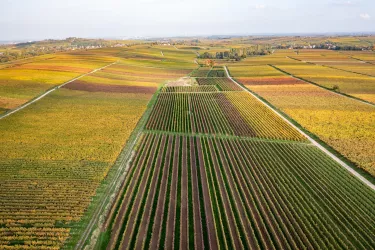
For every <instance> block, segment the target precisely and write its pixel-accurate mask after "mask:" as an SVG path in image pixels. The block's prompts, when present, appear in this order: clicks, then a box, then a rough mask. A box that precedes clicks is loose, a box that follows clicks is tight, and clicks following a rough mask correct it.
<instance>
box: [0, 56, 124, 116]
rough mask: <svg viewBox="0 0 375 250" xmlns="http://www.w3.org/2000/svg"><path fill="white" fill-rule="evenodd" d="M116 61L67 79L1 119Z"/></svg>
mask: <svg viewBox="0 0 375 250" xmlns="http://www.w3.org/2000/svg"><path fill="white" fill-rule="evenodd" d="M115 63H117V62H113V63H110V64H108V65H105V66H103V67H101V68H97V69H94V70H92V71H90V72H88V73H86V74H83V75H80V76H78V77H76V78H73V79H71V80H69V81H67V82H64V83H63V84H60V85H58V86H55V87H53V88H51V89H49V90H47V91H46V92H44V93H43V94H41V95H39V96H37V97H35V98H34V99H32V100H30V101H28V102H26V103H24V104H22V105H21V106H19V107H18V108H15V109H12V110H10V111H8V112H6V113H4V114H2V115H0V120H1V119H3V118H5V117H7V116H10V115H11V114H14V113H16V112H17V111H20V110H22V109H24V108H26V107H27V106H29V105H31V104H33V103H35V102H37V101H39V100H40V99H42V98H43V97H45V96H47V95H48V94H50V93H52V92H53V91H55V90H58V89H59V88H61V87H64V86H65V85H67V84H68V83H71V82H74V81H75V80H78V79H80V78H82V77H84V76H87V75H90V74H92V73H95V72H97V71H100V70H102V69H105V68H107V67H109V66H111V65H113V64H115Z"/></svg>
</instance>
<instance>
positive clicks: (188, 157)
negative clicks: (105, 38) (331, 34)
mask: <svg viewBox="0 0 375 250" xmlns="http://www.w3.org/2000/svg"><path fill="white" fill-rule="evenodd" d="M234 41H235V42H238V41H236V40H234ZM224 45H227V44H224V43H223V44H221V43H220V44H219V43H218V45H217V46H216V45H215V44H211V41H209V42H207V44H205V45H204V46H203V45H202V46H185V45H173V46H172V45H168V44H163V45H160V44H151V43H147V42H145V43H140V44H132V45H129V46H126V47H123V48H115V47H113V48H104V49H97V50H84V51H76V52H73V51H72V52H64V53H57V54H56V55H54V56H51V55H43V56H40V57H35V58H30V59H27V60H25V61H22V63H21V62H10V63H7V64H4V65H2V66H1V67H0V98H1V99H0V108H1V112H2V114H0V131H1V137H0V152H1V154H0V172H1V174H0V249H108V250H112V249H166V248H167V249H348V248H349V249H374V248H375V192H374V190H375V187H374V184H373V183H374V181H373V176H372V175H375V171H374V168H375V167H374V166H375V165H374V162H375V158H374V154H373V148H374V147H375V145H374V142H375V137H374V121H375V117H374V114H375V112H374V107H373V104H372V103H371V98H372V97H371V95H372V93H371V86H370V85H371V84H370V83H371V81H372V80H371V77H372V76H371V70H370V69H369V68H370V67H371V65H367V66H365V67H358V68H356V67H354V68H353V69H351V70H350V71H351V72H347V71H349V69H348V67H347V66H348V65H349V64H350V65H357V64H359V63H358V62H359V60H368V61H369V62H372V61H371V59H373V58H372V55H369V54H367V53H364V52H353V53H351V54H349V53H340V54H339V53H337V52H333V51H325V50H317V51H316V52H315V51H309V50H306V51H304V52H303V53H299V54H297V53H296V52H294V51H290V50H277V51H276V52H274V53H271V54H270V55H267V56H254V57H248V58H246V59H245V58H244V59H243V60H239V61H236V60H224V59H217V60H214V63H212V62H211V63H207V64H206V63H205V62H204V60H202V59H201V58H197V52H198V51H199V52H203V51H210V52H211V51H214V52H218V53H220V52H221V51H222V50H223V48H224ZM236 46H238V47H240V46H242V45H240V44H238V45H236ZM228 47H229V45H228ZM225 50H226V51H229V48H226V47H225ZM198 54H199V53H198ZM322 54H323V55H324V56H322ZM354 58H357V59H358V60H357V59H354ZM355 61H356V62H355ZM212 64H215V65H214V66H213V65H212ZM313 64H316V65H313ZM361 64H362V63H361ZM207 65H210V66H207ZM322 65H323V66H322ZM2 73H3V74H2ZM347 74H348V75H350V76H348V75H347ZM360 74H362V75H360ZM347 76H348V77H349V79H351V80H353V79H356V80H358V81H360V83H359V84H357V82H351V81H349V80H342V79H346V77H347ZM232 77H233V78H232ZM324 77H326V78H327V79H331V80H333V81H332V82H333V83H335V84H337V85H339V89H340V91H341V92H340V91H338V90H337V89H336V90H334V89H332V88H331V87H332V86H331V85H330V84H331V83H327V82H329V81H328V80H327V79H323V78H324ZM365 78H366V79H365ZM322 79H323V80H322ZM369 86H370V87H369ZM51 90H52V91H51ZM49 91H51V92H49ZM364 95H366V96H364ZM364 97H366V98H364ZM368 97H369V98H368ZM348 170H349V171H348Z"/></svg>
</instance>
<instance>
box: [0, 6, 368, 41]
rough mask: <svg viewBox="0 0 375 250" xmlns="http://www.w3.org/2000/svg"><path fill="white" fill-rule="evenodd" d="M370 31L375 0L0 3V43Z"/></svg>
mask: <svg viewBox="0 0 375 250" xmlns="http://www.w3.org/2000/svg"><path fill="white" fill-rule="evenodd" d="M331 32H375V0H350V1H348V0H298V1H297V0H282V1H280V0H259V1H252V0H133V1H129V0H63V1H60V0H0V40H2V41H10V40H24V39H30V40H41V39H48V38H54V39H62V38H66V37H98V38H99V37H100V38H110V37H113V38H114V37H116V38H128V37H170V36H202V35H203V36H205V35H252V34H285V33H289V34H290V33H331Z"/></svg>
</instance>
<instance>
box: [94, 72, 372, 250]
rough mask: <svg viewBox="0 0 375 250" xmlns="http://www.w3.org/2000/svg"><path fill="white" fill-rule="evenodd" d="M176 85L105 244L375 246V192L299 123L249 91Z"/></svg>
mask: <svg viewBox="0 0 375 250" xmlns="http://www.w3.org/2000/svg"><path fill="white" fill-rule="evenodd" d="M200 70H201V69H198V70H197V71H200ZM272 70H274V69H273V68H271V67H270V71H272ZM197 71H194V72H197ZM204 71H206V72H207V74H206V76H207V78H204V77H202V76H201V75H200V74H195V75H196V76H197V75H198V78H197V80H198V82H199V80H200V79H212V78H211V77H209V76H208V72H209V70H208V71H207V70H206V69H205V70H204ZM231 72H232V71H231ZM272 77H275V76H273V75H272ZM281 77H282V78H286V77H285V76H281ZM214 79H216V78H214ZM219 79H220V78H219ZM291 79H292V78H291ZM228 80H229V79H228ZM293 80H294V79H292V83H293ZM284 81H285V80H284ZM285 82H286V81H285ZM232 83H233V82H232ZM301 85H306V84H301ZM202 86H204V85H202ZM209 86H210V85H209ZM254 86H257V85H254ZM260 86H263V85H260ZM276 86H277V85H276ZM292 86H294V85H292ZM295 86H299V85H295ZM314 87H315V86H314ZM169 88H171V87H164V88H163V89H162V91H161V93H159V94H158V97H157V100H156V103H155V105H154V107H153V108H152V111H151V113H150V116H149V118H148V122H147V123H146V125H145V130H144V132H143V133H142V137H141V138H140V139H139V140H138V143H137V146H136V154H135V155H134V157H133V158H132V161H131V165H130V168H129V172H128V174H127V177H126V179H125V180H124V182H123V183H122V187H121V191H120V192H119V194H118V196H117V198H116V203H115V205H114V206H113V208H112V210H111V212H110V216H109V217H108V219H107V221H106V223H105V225H106V227H105V229H104V232H103V236H102V238H101V239H102V241H99V244H98V246H97V248H98V249H100V248H106V249H135V248H136V249H163V248H168V249H190V248H195V249H203V248H205V249H244V248H245V249H271V248H278V249H303V248H311V249H316V248H323V249H324V248H333V249H341V248H347V247H349V248H356V249H367V248H372V246H373V245H374V244H375V242H374V235H375V228H374V227H373V223H371V221H374V220H375V213H374V210H373V209H372V208H373V207H374V205H375V193H374V192H373V190H371V189H370V188H368V187H367V186H365V185H364V184H363V183H362V182H361V181H359V180H358V179H357V178H355V177H354V176H352V175H351V174H350V173H349V172H348V171H347V170H345V169H344V168H343V167H342V166H340V165H339V164H338V163H336V162H335V161H333V160H332V159H331V158H329V157H328V156H327V155H325V153H323V152H322V151H321V150H320V149H318V148H317V147H315V146H313V145H312V144H310V142H309V141H307V140H306V139H305V138H304V136H302V135H301V134H299V132H298V131H297V130H295V129H294V128H293V127H291V126H290V125H289V124H287V123H286V122H285V121H284V120H282V119H280V118H279V117H278V116H276V115H275V114H274V113H273V112H271V110H269V109H268V108H266V106H264V105H263V104H262V103H261V102H259V101H258V100H257V99H255V98H254V97H252V96H251V95H250V94H249V93H247V92H246V91H243V90H242V89H241V88H240V89H241V90H242V91H221V90H217V91H214V92H205V91H200V89H196V92H193V91H192V90H193V89H192V88H193V87H192V86H179V87H178V91H169V90H167V89H169ZM174 88H176V87H174ZM184 88H186V91H183V89H184ZM316 88H317V87H316ZM342 98H344V97H342ZM350 101H353V102H354V100H350ZM234 121H235V122H234ZM364 199H365V200H364Z"/></svg>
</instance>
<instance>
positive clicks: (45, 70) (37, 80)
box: [0, 53, 115, 113]
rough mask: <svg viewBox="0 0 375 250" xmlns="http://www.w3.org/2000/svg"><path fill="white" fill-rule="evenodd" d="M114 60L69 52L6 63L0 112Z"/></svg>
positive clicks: (0, 76) (1, 72)
mask: <svg viewBox="0 0 375 250" xmlns="http://www.w3.org/2000/svg"><path fill="white" fill-rule="evenodd" d="M81 54H82V53H81ZM114 61H115V59H114V58H113V57H109V56H101V55H96V57H95V56H93V55H85V54H82V55H75V54H73V55H72V54H68V53H66V54H55V55H54V56H51V55H48V56H40V57H35V58H32V59H26V60H21V61H19V62H11V63H7V64H5V65H6V67H3V68H2V69H0V113H1V112H5V111H7V110H11V109H14V108H16V107H18V106H20V105H22V104H24V103H26V102H28V101H29V100H31V99H33V98H34V97H36V96H38V95H40V94H42V93H44V92H45V91H46V90H48V89H50V88H52V87H55V86H57V85H60V84H62V83H64V82H67V81H69V80H71V79H73V78H75V77H78V76H80V75H82V74H86V73H89V72H90V71H92V70H94V69H96V68H100V67H103V66H105V65H108V64H110V63H112V62H114Z"/></svg>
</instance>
